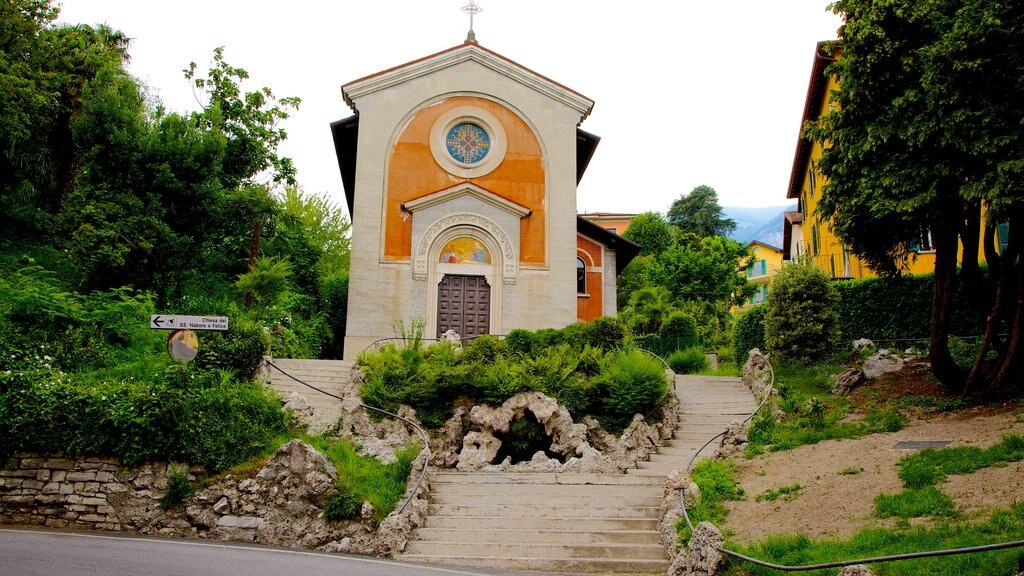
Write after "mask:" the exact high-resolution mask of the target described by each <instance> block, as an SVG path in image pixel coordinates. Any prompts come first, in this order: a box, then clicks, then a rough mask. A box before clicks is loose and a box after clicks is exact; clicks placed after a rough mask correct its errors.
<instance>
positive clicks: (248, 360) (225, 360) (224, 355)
mask: <svg viewBox="0 0 1024 576" xmlns="http://www.w3.org/2000/svg"><path fill="white" fill-rule="evenodd" d="M269 346H270V337H269V336H267V334H266V333H265V332H264V331H263V328H262V327H261V326H260V325H259V324H257V323H254V322H249V321H246V320H242V319H238V320H234V321H233V322H232V323H231V327H230V329H229V330H227V331H225V332H207V333H205V334H203V338H202V340H201V342H200V346H199V354H198V355H197V356H196V359H195V366H196V368H199V369H201V370H215V369H221V370H232V371H233V372H234V373H235V374H236V375H238V377H239V378H240V379H242V380H250V379H252V378H253V376H255V375H256V371H257V370H258V369H259V367H260V364H261V363H262V362H263V355H264V354H266V352H267V348H268V347H269Z"/></svg>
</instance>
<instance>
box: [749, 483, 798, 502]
mask: <svg viewBox="0 0 1024 576" xmlns="http://www.w3.org/2000/svg"><path fill="white" fill-rule="evenodd" d="M801 489H803V486H801V485H800V484H786V485H785V486H779V487H778V488H769V489H767V490H765V491H764V492H762V493H760V494H758V495H757V496H756V497H755V498H754V501H755V502H772V501H775V500H778V499H779V498H782V499H783V500H792V499H794V498H796V497H797V495H798V494H799V493H800V490H801Z"/></svg>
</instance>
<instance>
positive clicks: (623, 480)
mask: <svg viewBox="0 0 1024 576" xmlns="http://www.w3.org/2000/svg"><path fill="white" fill-rule="evenodd" d="M430 483H431V484H434V483H456V484H502V485H505V484H567V485H577V484H594V485H616V484H634V485H635V484H644V485H647V484H650V483H649V482H647V481H643V480H637V479H636V478H630V477H629V476H627V475H625V474H571V473H557V472H511V473H510V472H479V473H477V472H431V473H430Z"/></svg>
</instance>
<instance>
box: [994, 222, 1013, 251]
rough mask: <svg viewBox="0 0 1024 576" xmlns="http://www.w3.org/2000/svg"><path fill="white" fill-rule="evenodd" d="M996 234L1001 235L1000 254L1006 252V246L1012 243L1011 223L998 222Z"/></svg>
mask: <svg viewBox="0 0 1024 576" xmlns="http://www.w3.org/2000/svg"><path fill="white" fill-rule="evenodd" d="M996 234H998V235H999V253H1000V254H1002V253H1003V252H1006V245H1007V244H1008V243H1009V242H1010V223H1009V222H996Z"/></svg>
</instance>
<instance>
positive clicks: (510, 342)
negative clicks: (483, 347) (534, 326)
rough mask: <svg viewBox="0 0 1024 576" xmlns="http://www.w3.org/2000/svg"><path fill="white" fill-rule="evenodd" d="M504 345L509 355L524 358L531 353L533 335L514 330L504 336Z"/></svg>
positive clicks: (520, 329) (528, 332)
mask: <svg viewBox="0 0 1024 576" xmlns="http://www.w3.org/2000/svg"><path fill="white" fill-rule="evenodd" d="M505 344H506V345H507V346H508V351H509V352H510V353H512V354H519V355H521V356H525V355H527V354H530V353H531V352H532V351H533V333H532V332H530V331H529V330H523V329H522V328H516V329H515V330H512V331H510V332H509V333H508V334H507V335H506V336H505Z"/></svg>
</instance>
